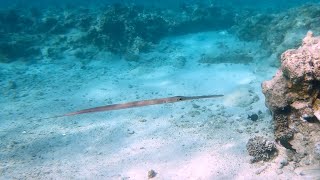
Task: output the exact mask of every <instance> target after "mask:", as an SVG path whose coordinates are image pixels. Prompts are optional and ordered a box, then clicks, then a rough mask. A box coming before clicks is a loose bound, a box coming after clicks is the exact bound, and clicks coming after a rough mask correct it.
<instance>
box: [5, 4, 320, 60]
mask: <svg viewBox="0 0 320 180" xmlns="http://www.w3.org/2000/svg"><path fill="white" fill-rule="evenodd" d="M4 2H5V1H4ZM17 2H20V6H19V5H17V6H15V7H13V6H12V8H11V9H4V10H0V62H12V61H15V60H18V59H22V60H24V61H29V60H30V59H42V58H50V59H56V58H61V57H63V53H64V52H66V51H68V52H72V53H73V54H74V56H75V57H77V58H87V59H88V58H92V57H93V56H94V55H95V54H96V53H98V52H101V51H110V52H112V53H115V54H119V55H122V56H125V57H126V58H127V59H133V60H135V59H138V58H139V54H140V53H141V52H146V51H148V50H150V48H151V47H152V46H153V45H154V44H156V43H158V42H159V41H160V40H161V39H162V38H164V37H167V36H171V35H183V34H187V33H195V32H203V31H212V30H228V29H230V28H231V27H232V28H231V31H230V32H232V33H235V34H236V35H237V36H238V37H239V38H240V39H241V40H246V41H256V40H260V41H261V42H262V45H263V47H264V48H265V49H267V50H269V51H270V54H271V55H275V56H280V54H281V53H282V52H283V51H285V50H286V49H288V48H294V47H297V46H298V45H299V42H298V41H297V39H299V38H300V37H301V38H302V37H303V35H304V34H305V33H306V32H307V31H308V30H312V31H313V32H314V33H315V34H318V33H319V31H320V23H319V19H320V5H319V4H313V5H306V6H303V7H298V8H294V9H290V10H286V11H283V8H284V7H285V6H283V7H282V9H281V6H277V7H273V8H271V6H270V8H269V9H268V10H262V9H258V10H257V9H246V8H249V7H251V8H253V7H260V6H261V7H262V5H266V3H262V2H260V3H257V2H253V1H251V0H245V1H243V2H242V3H238V1H237V0H231V1H228V2H224V1H211V2H210V3H211V4H210V3H204V2H203V1H202V3H193V2H194V1H192V0H189V1H181V2H180V1H179V2H169V1H166V2H165V3H164V2H162V3H163V4H162V5H160V4H161V3H160V4H159V2H157V1H150V2H149V1H148V3H147V4H146V5H145V6H142V5H141V4H142V1H134V2H135V3H137V4H140V5H137V4H136V5H134V4H130V3H129V4H107V5H106V4H105V2H106V1H104V0H100V1H94V2H90V3H88V6H87V7H86V8H83V7H81V4H85V3H86V1H77V2H78V3H79V4H80V5H78V6H74V5H73V4H74V1H68V2H67V1H66V2H64V3H62V4H63V5H61V2H60V3H58V1H52V0H47V1H46V2H48V3H50V6H48V7H45V8H42V6H44V4H42V5H41V3H40V4H38V5H36V4H32V3H31V2H30V3H29V6H30V7H28V6H26V7H27V8H26V7H23V8H22V5H23V4H24V3H26V1H24V0H17ZM129 2H133V1H129ZM196 2H200V1H196ZM280 2H281V3H283V4H286V5H287V6H293V5H298V4H302V3H305V1H299V0H294V1H292V2H291V1H290V2H285V1H283V0H280V1H279V3H280ZM309 2H310V1H309ZM42 3H43V2H42ZM109 3H112V2H111V1H110V2H109ZM4 4H5V3H2V5H4ZM18 4H19V3H18ZM97 4H99V5H100V6H98V5H97ZM234 4H237V6H234ZM267 4H270V3H267ZM102 5H103V6H102ZM165 5H167V6H172V7H173V8H165ZM97 6H98V7H97ZM19 7H20V8H19ZM160 7H161V8H160ZM263 7H264V6H263ZM265 7H267V6H265ZM280 9H281V10H282V11H281V10H280ZM279 11H280V13H275V12H279ZM297 37H298V38H297ZM210 61H211V60H210ZM276 65H279V64H276Z"/></svg>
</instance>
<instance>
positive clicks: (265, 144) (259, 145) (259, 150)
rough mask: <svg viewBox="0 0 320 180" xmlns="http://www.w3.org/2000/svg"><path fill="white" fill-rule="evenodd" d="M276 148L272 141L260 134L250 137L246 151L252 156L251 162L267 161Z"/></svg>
mask: <svg viewBox="0 0 320 180" xmlns="http://www.w3.org/2000/svg"><path fill="white" fill-rule="evenodd" d="M276 150H277V149H276V145H275V144H274V142H272V141H268V140H267V139H266V138H264V137H260V136H256V137H254V138H250V139H249V141H248V143H247V151H248V153H249V155H250V156H253V158H252V159H251V162H257V161H262V160H264V161H267V160H269V159H271V158H272V157H273V156H274V155H275V152H276Z"/></svg>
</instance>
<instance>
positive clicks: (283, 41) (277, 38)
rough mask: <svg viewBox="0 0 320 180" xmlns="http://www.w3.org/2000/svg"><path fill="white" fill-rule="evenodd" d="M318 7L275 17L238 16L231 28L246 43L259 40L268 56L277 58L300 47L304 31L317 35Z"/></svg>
mask: <svg viewBox="0 0 320 180" xmlns="http://www.w3.org/2000/svg"><path fill="white" fill-rule="evenodd" d="M319 21H320V5H319V4H313V5H305V6H302V7H298V8H293V9H290V10H288V11H284V12H281V13H276V14H269V13H261V14H255V13H253V12H247V13H243V14H240V16H239V18H237V25H236V26H234V27H233V32H235V33H236V34H237V35H238V37H239V38H240V39H242V40H246V41H256V40H260V41H261V43H262V45H263V47H265V48H266V49H268V50H269V51H270V54H274V55H276V57H278V58H279V57H280V55H281V54H282V53H283V52H284V51H285V50H287V49H290V48H296V47H298V46H299V45H300V39H302V38H303V37H304V35H305V34H306V33H307V31H308V30H312V31H313V32H314V33H315V34H320V23H319Z"/></svg>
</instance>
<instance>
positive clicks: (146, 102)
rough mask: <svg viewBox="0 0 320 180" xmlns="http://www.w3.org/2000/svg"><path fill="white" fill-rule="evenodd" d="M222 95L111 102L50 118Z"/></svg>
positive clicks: (212, 96)
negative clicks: (121, 102)
mask: <svg viewBox="0 0 320 180" xmlns="http://www.w3.org/2000/svg"><path fill="white" fill-rule="evenodd" d="M222 96H223V95H207V96H174V97H168V98H159V99H150V100H142V101H133V102H128V103H123V104H111V105H106V106H100V107H95V108H90V109H83V110H80V111H75V112H70V113H67V114H63V115H60V116H54V117H50V118H58V117H65V116H74V115H79V114H86V113H95V112H101V111H113V110H119V109H127V108H136V107H141V106H150V105H156V104H167V103H175V102H181V101H187V100H195V99H205V98H216V97H222ZM45 119H49V118H45Z"/></svg>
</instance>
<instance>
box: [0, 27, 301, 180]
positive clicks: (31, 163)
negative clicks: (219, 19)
mask: <svg viewBox="0 0 320 180" xmlns="http://www.w3.org/2000/svg"><path fill="white" fill-rule="evenodd" d="M243 52H244V53H247V54H249V55H250V56H252V57H253V61H252V62H250V63H247V64H240V63H237V61H240V60H237V59H234V60H231V61H234V63H223V62H218V63H217V62H216V63H201V62H200V61H199V60H200V59H201V57H203V56H204V55H207V56H211V57H215V56H219V55H224V54H228V53H243ZM265 54H266V52H264V50H263V49H262V48H260V46H259V43H248V42H241V41H239V40H238V39H237V38H235V37H234V36H232V35H230V34H228V33H227V32H224V31H221V32H206V33H198V34H190V35H186V36H180V37H171V38H167V39H164V40H162V41H161V42H160V43H159V45H157V46H156V47H155V48H154V50H153V51H152V52H149V53H145V54H142V55H141V58H140V60H139V61H126V60H124V59H122V58H119V57H117V56H114V55H111V54H108V53H102V52H101V53H100V54H99V55H98V56H97V58H96V59H94V60H92V61H79V60H77V59H75V58H74V57H73V56H69V55H68V53H66V55H65V58H64V59H60V60H50V59H43V60H40V61H39V62H38V63H35V64H26V63H23V62H20V61H16V62H13V63H11V64H0V76H1V77H2V78H1V82H0V87H1V89H2V90H1V97H0V106H1V109H0V118H1V120H0V127H1V128H0V139H1V141H0V179H49V178H53V179H147V178H148V171H149V170H151V169H153V170H154V171H155V172H156V173H157V174H156V176H155V179H292V178H297V177H296V175H295V174H294V173H293V171H292V170H291V169H290V168H286V167H284V168H283V169H279V168H278V167H279V165H278V164H277V159H275V160H273V161H272V162H266V163H256V164H250V163H249V162H250V161H249V160H250V157H249V155H248V154H247V151H246V143H247V141H248V139H249V138H250V137H253V136H256V135H258V136H266V137H269V138H271V139H272V137H273V129H272V119H271V115H270V113H269V112H268V110H267V108H266V107H265V105H264V96H263V94H262V92H261V82H262V81H264V80H266V79H271V77H272V75H273V74H274V73H275V71H276V68H274V67H271V66H270V63H268V58H267V57H266V56H265ZM229 61H230V60H228V62H229ZM209 94H224V95H225V96H224V97H222V98H216V99H203V100H194V101H185V102H179V103H174V104H165V105H156V106H149V107H140V108H133V109H126V110H118V111H110V112H101V113H93V114H85V115H79V116H72V117H63V118H54V119H41V118H45V117H50V116H55V115H59V114H64V113H67V112H71V111H75V110H80V109H84V108H91V107H96V106H102V105H107V104H113V103H123V102H129V101H136V100H144V99H152V98H162V97H170V96H178V95H180V96H196V95H209ZM253 113H259V117H260V118H259V120H258V121H251V120H249V119H247V116H248V115H250V114H253Z"/></svg>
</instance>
